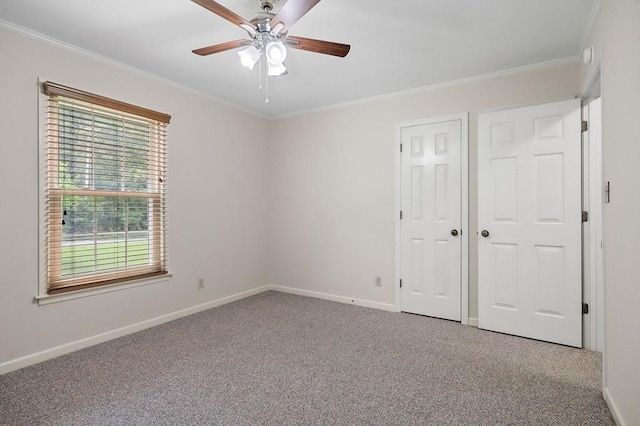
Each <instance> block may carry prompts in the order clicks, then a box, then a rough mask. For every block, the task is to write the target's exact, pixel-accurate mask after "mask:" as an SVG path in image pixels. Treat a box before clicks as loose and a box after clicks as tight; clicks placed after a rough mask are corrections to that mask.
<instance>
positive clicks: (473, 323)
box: [469, 317, 478, 327]
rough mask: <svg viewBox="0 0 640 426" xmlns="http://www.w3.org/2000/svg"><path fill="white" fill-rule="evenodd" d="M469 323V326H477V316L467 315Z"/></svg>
mask: <svg viewBox="0 0 640 426" xmlns="http://www.w3.org/2000/svg"><path fill="white" fill-rule="evenodd" d="M469 325H470V326H471V327H477V326H478V318H472V317H469Z"/></svg>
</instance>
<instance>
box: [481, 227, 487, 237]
mask: <svg viewBox="0 0 640 426" xmlns="http://www.w3.org/2000/svg"><path fill="white" fill-rule="evenodd" d="M480 235H482V236H483V237H485V238H487V237H488V236H489V231H487V230H486V229H483V230H482V232H481V233H480Z"/></svg>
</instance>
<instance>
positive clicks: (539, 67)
mask: <svg viewBox="0 0 640 426" xmlns="http://www.w3.org/2000/svg"><path fill="white" fill-rule="evenodd" d="M579 62H580V61H579V59H578V57H575V56H571V57H568V58H563V59H556V60H553V61H547V62H541V63H538V64H533V65H527V66H523V67H517V68H510V69H507V70H503V71H496V72H492V73H488V74H481V75H477V76H473V77H466V78H461V79H458V80H451V81H445V82H442V83H436V84H431V85H428V86H422V87H417V88H415V89H409V90H402V91H399V92H392V93H386V94H383V95H377V96H371V97H368V98H363V99H358V100H354V101H347V102H341V103H337V104H333V105H326V106H321V107H317V108H311V109H307V110H304V111H299V112H294V113H290V114H283V115H279V116H275V117H270V118H269V120H280V119H284V118H292V117H297V116H301V115H307V114H313V113H317V112H322V111H328V110H332V109H336V108H344V107H349V106H354V105H360V104H365V103H369V102H374V101H382V100H386V99H393V98H397V97H401V96H409V95H414V94H418V93H424V92H431V91H434V90H440V89H446V88H449V87H455V86H462V85H465V84H471V83H478V82H482V81H486V80H493V79H496V78H500V77H507V76H510V75H516V74H523V73H528V72H532V71H539V70H544V69H548V68H555V67H560V66H564V65H569V64H577V63H579Z"/></svg>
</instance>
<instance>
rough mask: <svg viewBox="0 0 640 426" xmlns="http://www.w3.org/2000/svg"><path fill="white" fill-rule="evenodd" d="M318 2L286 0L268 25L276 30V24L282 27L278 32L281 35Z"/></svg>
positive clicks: (315, 0)
mask: <svg viewBox="0 0 640 426" xmlns="http://www.w3.org/2000/svg"><path fill="white" fill-rule="evenodd" d="M319 2H320V0H287V2H286V3H285V4H284V6H282V8H281V9H280V10H279V11H278V13H277V14H276V16H274V17H273V19H272V20H271V22H270V23H269V25H270V26H271V28H276V26H277V25H278V24H282V25H284V26H283V27H282V28H281V29H280V31H278V32H279V33H280V34H282V33H284V32H286V31H287V30H288V29H289V28H290V27H291V26H292V25H293V24H295V23H296V22H298V19H300V18H302V17H303V16H304V14H305V13H307V12H308V11H310V10H311V9H312V8H313V6H315V5H316V4H318V3H319Z"/></svg>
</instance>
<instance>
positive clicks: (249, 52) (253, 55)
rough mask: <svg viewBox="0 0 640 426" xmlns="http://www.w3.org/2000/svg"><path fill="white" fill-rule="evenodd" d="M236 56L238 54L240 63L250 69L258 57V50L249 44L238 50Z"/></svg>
mask: <svg viewBox="0 0 640 426" xmlns="http://www.w3.org/2000/svg"><path fill="white" fill-rule="evenodd" d="M238 56H240V63H241V64H242V65H244V66H245V67H247V68H249V69H250V70H252V69H253V67H254V66H255V64H256V62H258V60H259V59H260V52H259V51H258V49H256V47H255V46H249V47H247V48H246V49H243V50H241V51H239V52H238Z"/></svg>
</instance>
